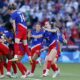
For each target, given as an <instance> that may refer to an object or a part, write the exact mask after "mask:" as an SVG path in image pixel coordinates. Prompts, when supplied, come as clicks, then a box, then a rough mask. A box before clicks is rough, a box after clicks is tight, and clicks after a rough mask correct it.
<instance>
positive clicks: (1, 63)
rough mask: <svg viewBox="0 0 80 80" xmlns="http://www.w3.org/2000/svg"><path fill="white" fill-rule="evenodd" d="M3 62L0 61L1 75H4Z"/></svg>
mask: <svg viewBox="0 0 80 80" xmlns="http://www.w3.org/2000/svg"><path fill="white" fill-rule="evenodd" d="M3 66H4V62H0V72H1V75H4V68H3Z"/></svg>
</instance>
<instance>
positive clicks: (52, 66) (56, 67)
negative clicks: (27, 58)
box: [51, 57, 60, 78]
mask: <svg viewBox="0 0 80 80" xmlns="http://www.w3.org/2000/svg"><path fill="white" fill-rule="evenodd" d="M51 68H52V70H53V71H54V74H53V76H52V77H53V78H55V77H57V76H58V75H59V74H60V69H59V67H58V65H57V58H56V57H55V59H54V60H53V61H52V65H51Z"/></svg>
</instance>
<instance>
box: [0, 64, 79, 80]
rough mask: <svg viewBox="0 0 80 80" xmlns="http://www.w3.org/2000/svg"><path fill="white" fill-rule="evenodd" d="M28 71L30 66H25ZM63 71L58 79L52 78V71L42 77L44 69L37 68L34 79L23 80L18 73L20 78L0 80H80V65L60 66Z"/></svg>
mask: <svg viewBox="0 0 80 80" xmlns="http://www.w3.org/2000/svg"><path fill="white" fill-rule="evenodd" d="M25 65H26V66H27V68H28V69H30V65H29V64H25ZM58 65H59V67H60V69H61V74H60V76H58V77H57V78H55V79H53V78H52V74H53V72H52V70H50V75H49V76H48V77H41V76H42V67H43V66H42V67H41V66H39V65H38V66H37V68H36V71H35V76H34V77H32V78H30V77H29V78H26V79H21V78H20V75H21V73H20V72H19V73H18V78H16V79H14V78H8V77H5V78H4V79H0V80H80V64H58Z"/></svg>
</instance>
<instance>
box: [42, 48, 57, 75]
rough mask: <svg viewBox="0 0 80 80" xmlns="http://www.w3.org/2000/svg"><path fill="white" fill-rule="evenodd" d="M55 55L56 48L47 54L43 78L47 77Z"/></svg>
mask: <svg viewBox="0 0 80 80" xmlns="http://www.w3.org/2000/svg"><path fill="white" fill-rule="evenodd" d="M56 53H57V51H56V48H53V49H52V50H51V51H50V53H49V54H48V56H47V58H48V60H47V66H46V72H45V73H44V74H43V76H47V75H48V72H49V70H50V68H51V64H52V60H53V59H54V58H55V56H56Z"/></svg>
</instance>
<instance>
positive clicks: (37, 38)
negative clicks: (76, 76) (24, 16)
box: [28, 23, 43, 77]
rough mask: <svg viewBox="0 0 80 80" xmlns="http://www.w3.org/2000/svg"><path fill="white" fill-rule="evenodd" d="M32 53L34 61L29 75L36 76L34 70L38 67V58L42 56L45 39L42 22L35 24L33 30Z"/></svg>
mask: <svg viewBox="0 0 80 80" xmlns="http://www.w3.org/2000/svg"><path fill="white" fill-rule="evenodd" d="M31 38H32V43H31V55H32V63H31V72H30V74H29V75H28V76H29V77H32V76H34V71H35V68H36V64H37V63H36V59H37V58H38V57H39V56H40V53H41V52H40V51H41V48H42V41H43V31H42V30H41V25H40V23H37V24H36V25H35V30H32V32H31Z"/></svg>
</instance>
